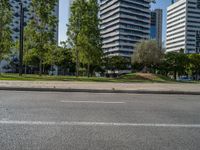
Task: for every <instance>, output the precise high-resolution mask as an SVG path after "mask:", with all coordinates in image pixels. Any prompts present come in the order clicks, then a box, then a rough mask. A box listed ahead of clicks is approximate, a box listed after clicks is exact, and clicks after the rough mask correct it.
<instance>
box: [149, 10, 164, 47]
mask: <svg viewBox="0 0 200 150" xmlns="http://www.w3.org/2000/svg"><path fill="white" fill-rule="evenodd" d="M162 19H163V11H162V9H156V10H154V11H152V12H151V29H150V38H151V39H154V40H156V41H157V43H158V47H159V48H160V49H162Z"/></svg>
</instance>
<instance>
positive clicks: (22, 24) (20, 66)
mask: <svg viewBox="0 0 200 150" xmlns="http://www.w3.org/2000/svg"><path fill="white" fill-rule="evenodd" d="M19 4H20V42H19V43H20V46H19V76H22V74H23V49H24V8H23V2H22V0H21V2H20V3H19Z"/></svg>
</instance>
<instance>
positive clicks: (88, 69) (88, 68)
mask: <svg viewBox="0 0 200 150" xmlns="http://www.w3.org/2000/svg"><path fill="white" fill-rule="evenodd" d="M87 76H88V78H89V77H90V64H89V63H88V66H87Z"/></svg>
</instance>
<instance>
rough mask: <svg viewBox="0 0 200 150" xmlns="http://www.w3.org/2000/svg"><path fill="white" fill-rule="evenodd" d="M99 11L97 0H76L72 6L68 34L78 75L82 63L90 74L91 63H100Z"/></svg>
mask: <svg viewBox="0 0 200 150" xmlns="http://www.w3.org/2000/svg"><path fill="white" fill-rule="evenodd" d="M98 12H99V6H98V2H97V1H96V0H75V1H73V4H72V6H71V17H70V19H69V25H68V32H67V34H68V42H69V44H70V46H71V47H72V54H73V58H74V60H75V62H76V75H77V76H78V74H79V66H80V63H81V64H82V65H87V70H88V71H87V72H88V76H89V72H90V71H91V69H90V68H91V65H93V66H95V65H97V64H100V60H101V55H102V50H101V38H100V30H99V19H98ZM92 68H93V67H92Z"/></svg>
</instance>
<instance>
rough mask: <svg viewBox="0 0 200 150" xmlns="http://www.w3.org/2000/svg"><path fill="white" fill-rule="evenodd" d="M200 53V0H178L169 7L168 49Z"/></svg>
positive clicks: (169, 50) (168, 50)
mask: <svg viewBox="0 0 200 150" xmlns="http://www.w3.org/2000/svg"><path fill="white" fill-rule="evenodd" d="M180 49H183V50H184V52H185V53H200V0H177V1H176V2H175V3H173V4H172V5H171V6H169V7H168V9H167V37H166V50H167V52H171V51H180Z"/></svg>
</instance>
